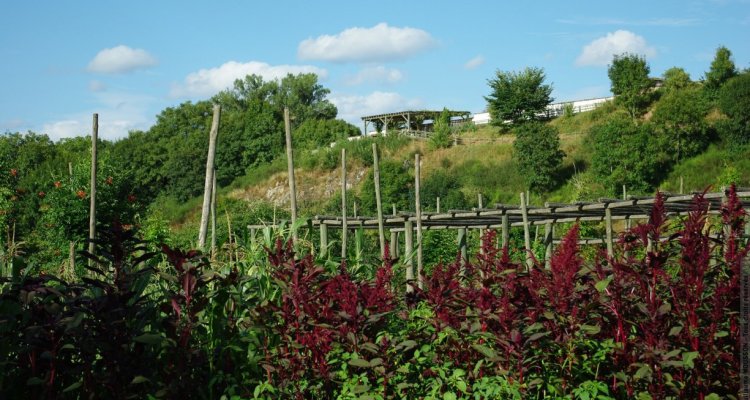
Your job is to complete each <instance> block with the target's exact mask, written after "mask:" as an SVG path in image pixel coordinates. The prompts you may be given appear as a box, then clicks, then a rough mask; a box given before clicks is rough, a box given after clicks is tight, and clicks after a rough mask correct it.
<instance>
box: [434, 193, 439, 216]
mask: <svg viewBox="0 0 750 400" xmlns="http://www.w3.org/2000/svg"><path fill="white" fill-rule="evenodd" d="M435 210H436V211H437V213H438V214H440V197H438V198H437V207H436V209H435Z"/></svg>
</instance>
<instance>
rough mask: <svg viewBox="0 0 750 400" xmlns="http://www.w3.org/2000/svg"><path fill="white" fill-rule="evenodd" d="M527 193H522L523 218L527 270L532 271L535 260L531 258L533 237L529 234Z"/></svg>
mask: <svg viewBox="0 0 750 400" xmlns="http://www.w3.org/2000/svg"><path fill="white" fill-rule="evenodd" d="M526 201H527V199H526V193H523V192H521V216H522V218H523V248H524V251H525V252H526V258H525V259H526V268H527V269H531V267H533V266H534V260H533V258H532V256H531V235H530V233H529V215H528V212H527V210H526V207H527V203H526Z"/></svg>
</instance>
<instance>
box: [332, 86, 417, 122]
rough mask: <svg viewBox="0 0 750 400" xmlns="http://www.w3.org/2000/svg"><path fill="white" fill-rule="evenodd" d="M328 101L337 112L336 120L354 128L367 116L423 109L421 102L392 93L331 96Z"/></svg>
mask: <svg viewBox="0 0 750 400" xmlns="http://www.w3.org/2000/svg"><path fill="white" fill-rule="evenodd" d="M329 99H330V100H331V102H332V103H333V104H335V105H336V108H337V109H338V110H339V113H338V118H341V119H343V120H344V121H347V122H350V123H352V124H354V125H356V126H361V125H362V117H364V116H367V115H374V114H384V113H388V112H395V111H400V110H405V109H417V108H422V107H423V106H422V101H421V100H419V99H407V98H406V97H404V96H401V95H400V94H398V93H394V92H372V93H370V94H368V95H366V96H360V95H338V94H332V95H331V96H330V97H329Z"/></svg>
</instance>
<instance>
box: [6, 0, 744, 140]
mask: <svg viewBox="0 0 750 400" xmlns="http://www.w3.org/2000/svg"><path fill="white" fill-rule="evenodd" d="M0 11H1V12H0V19H2V25H3V29H2V30H0V82H2V85H0V133H3V132H26V131H33V132H36V133H40V134H46V135H48V136H49V137H50V138H52V139H53V140H59V139H60V138H66V137H73V136H85V135H89V134H90V133H91V121H92V114H93V113H98V114H99V135H100V137H103V138H106V139H110V140H117V139H119V138H123V137H126V136H127V135H128V132H129V131H131V130H147V129H148V128H149V127H150V126H152V125H153V124H154V122H155V121H156V116H157V115H158V114H159V113H160V112H161V111H162V110H164V109H165V108H167V107H176V106H179V105H180V104H181V103H183V102H186V101H192V102H195V101H199V100H206V99H209V98H210V97H211V96H212V95H214V94H216V93H218V92H219V91H221V90H224V89H227V88H229V87H231V85H232V82H233V81H234V80H235V79H238V78H242V77H244V76H245V75H247V74H251V73H254V74H258V75H261V76H262V77H263V78H264V79H265V80H272V79H276V78H280V77H283V76H285V75H286V74H287V73H293V74H296V73H304V72H314V73H316V74H318V76H319V77H320V83H321V84H322V85H323V86H325V87H326V88H328V89H330V91H331V92H330V94H329V96H328V99H329V100H330V101H332V102H333V103H334V104H335V105H336V106H337V108H338V112H339V114H338V116H339V118H342V119H344V120H346V121H348V122H351V123H354V124H355V125H356V126H362V122H361V117H362V116H365V115H372V114H379V113H386V112H395V111H400V110H405V109H412V110H413V109H438V110H440V109H442V108H443V107H447V108H449V109H454V110H462V111H470V112H474V113H476V112H481V111H483V110H484V109H485V108H486V101H485V100H484V96H487V95H489V92H490V89H489V86H488V84H487V81H488V79H492V78H493V77H494V76H495V74H496V72H497V71H520V70H522V69H524V68H526V67H539V68H542V69H544V72H545V73H546V78H547V79H546V82H547V83H549V84H551V85H552V87H553V93H552V95H553V97H554V99H555V101H571V100H580V99H587V98H595V97H604V96H609V95H611V94H610V92H609V78H608V77H607V65H608V64H609V63H610V62H611V60H612V56H613V55H614V54H621V53H625V52H629V53H635V54H640V55H642V56H644V57H646V59H647V61H648V63H649V65H650V67H651V75H652V76H661V75H662V73H663V72H664V71H665V70H667V69H668V68H671V67H673V66H677V67H681V68H684V69H685V70H686V71H687V72H688V73H689V74H690V76H691V78H692V79H693V80H699V79H701V78H702V77H703V75H704V73H705V72H706V71H707V70H708V69H709V67H710V63H711V60H712V59H713V57H714V54H715V52H716V49H717V47H719V46H726V47H727V48H729V49H730V50H731V52H732V54H733V60H734V62H735V64H736V65H737V66H738V67H739V68H748V67H750V0H682V1H661V0H660V1H653V0H652V1H640V0H636V1H601V0H600V1H565V2H562V1H536V2H532V1H526V2H519V1H516V2H510V1H466V2H456V1H453V2H445V1H439V0H433V1H420V0H409V1H403V0H402V1H377V2H374V1H373V2H364V1H357V0H348V1H324V0H318V1H305V2H303V1H284V0H276V1H272V2H271V1H265V2H260V1H257V2H251V1H241V0H217V1H213V2H206V1H204V2H197V1H189V0H183V1H169V0H164V1H139V0H129V1H120V2H107V1H87V0H80V1H70V2H64V1H38V0H27V1H11V0H4V1H3V2H2V3H0Z"/></svg>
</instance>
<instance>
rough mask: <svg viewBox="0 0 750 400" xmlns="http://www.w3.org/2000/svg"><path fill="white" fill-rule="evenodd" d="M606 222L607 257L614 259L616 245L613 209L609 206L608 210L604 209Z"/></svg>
mask: <svg viewBox="0 0 750 400" xmlns="http://www.w3.org/2000/svg"><path fill="white" fill-rule="evenodd" d="M604 221H605V224H606V228H605V229H606V232H607V256H608V257H614V255H615V244H614V240H613V236H614V234H613V232H612V209H611V208H609V204H607V208H605V209H604Z"/></svg>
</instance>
